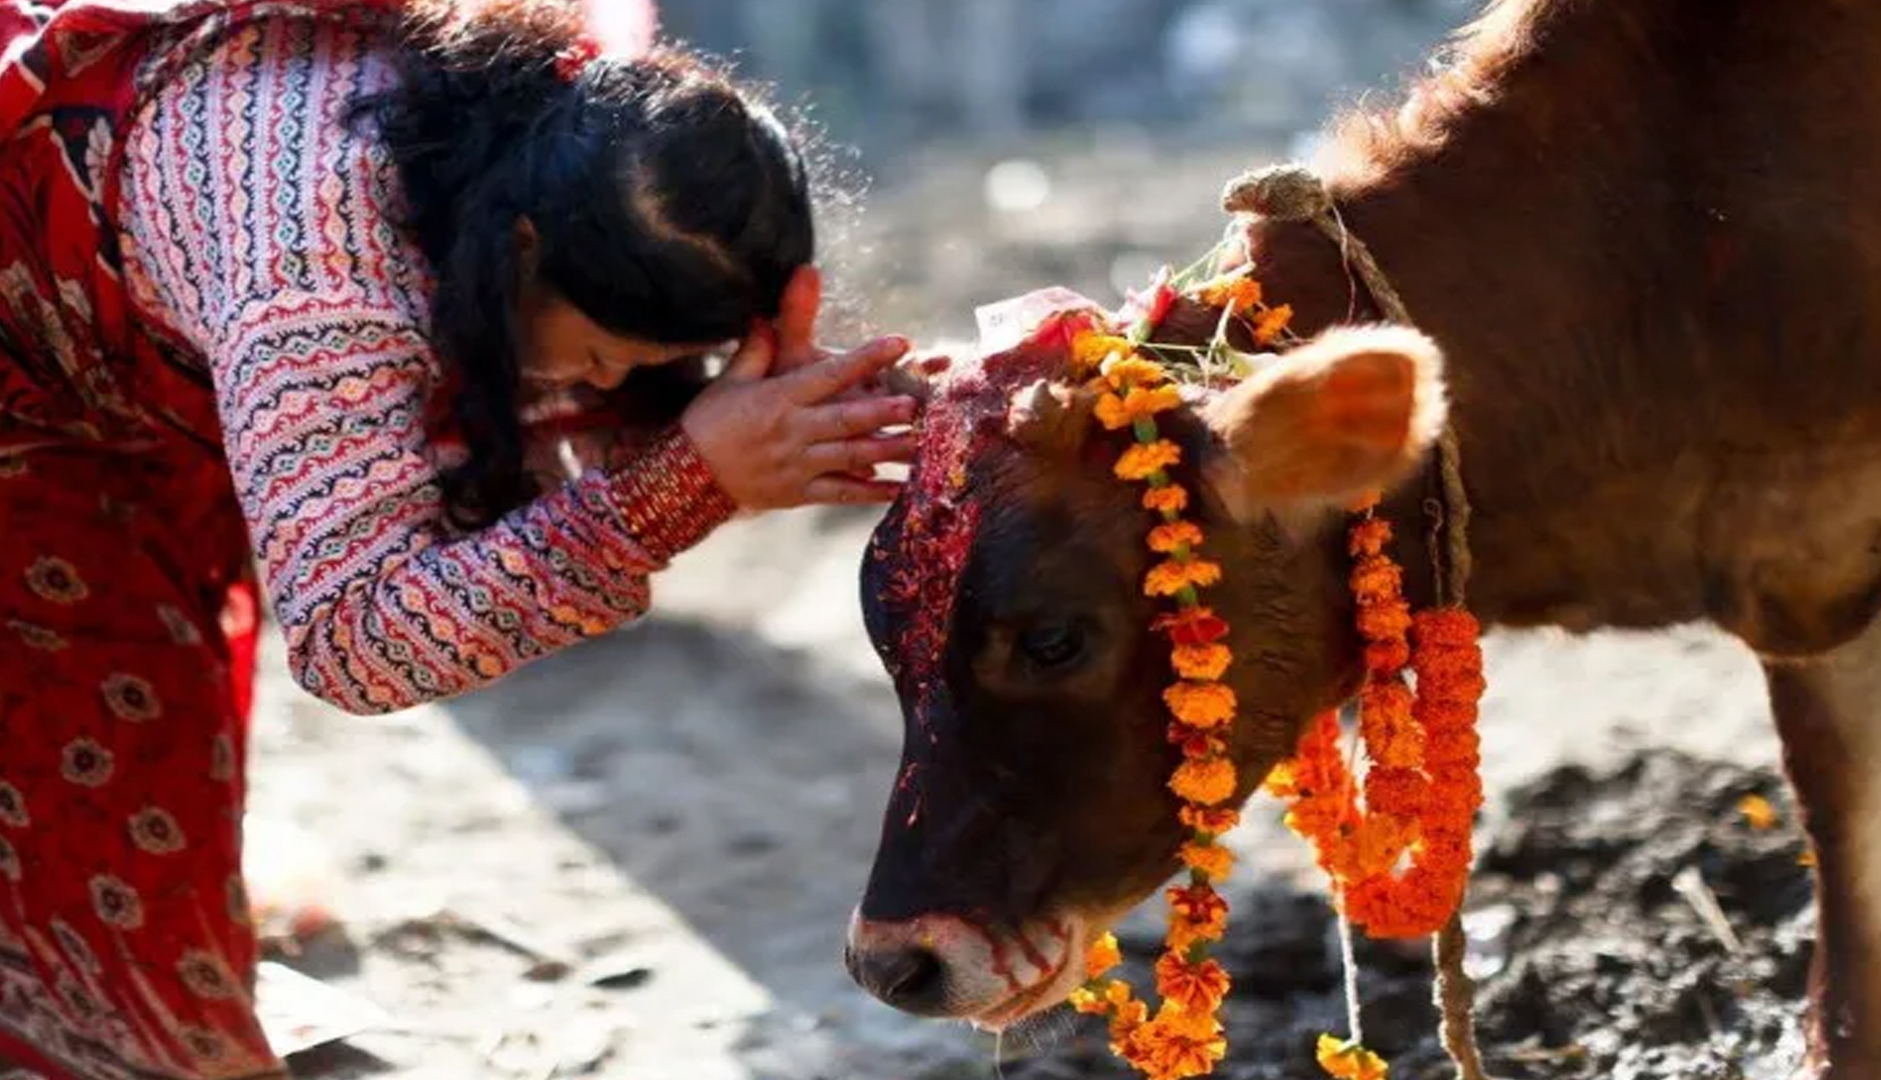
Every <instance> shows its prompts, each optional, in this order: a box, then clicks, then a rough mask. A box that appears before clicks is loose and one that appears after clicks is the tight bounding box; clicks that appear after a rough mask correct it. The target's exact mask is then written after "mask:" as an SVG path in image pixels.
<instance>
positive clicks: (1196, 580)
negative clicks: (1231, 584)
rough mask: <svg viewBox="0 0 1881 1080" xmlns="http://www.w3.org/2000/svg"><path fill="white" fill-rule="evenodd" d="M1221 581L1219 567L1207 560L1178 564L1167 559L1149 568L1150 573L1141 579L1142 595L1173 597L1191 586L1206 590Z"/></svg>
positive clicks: (1193, 560)
mask: <svg viewBox="0 0 1881 1080" xmlns="http://www.w3.org/2000/svg"><path fill="white" fill-rule="evenodd" d="M1220 581H1221V565H1220V564H1219V563H1212V562H1209V561H1208V560H1207V559H1190V560H1188V561H1187V562H1178V561H1176V560H1175V559H1169V560H1167V561H1165V562H1161V563H1158V564H1156V565H1155V566H1152V567H1150V572H1149V573H1148V574H1146V575H1144V577H1143V593H1144V595H1146V596H1174V595H1176V594H1177V593H1179V592H1181V591H1182V590H1183V589H1186V588H1188V587H1190V586H1191V585H1192V586H1194V587H1195V588H1198V589H1206V588H1208V587H1209V586H1211V585H1214V584H1217V583H1219V582H1220Z"/></svg>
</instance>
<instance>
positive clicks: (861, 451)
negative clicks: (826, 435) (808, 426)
mask: <svg viewBox="0 0 1881 1080" xmlns="http://www.w3.org/2000/svg"><path fill="white" fill-rule="evenodd" d="M913 458H914V436H912V435H876V436H872V437H865V438H860V439H843V440H841V441H836V442H820V443H817V444H816V445H815V446H812V447H810V448H809V449H808V450H805V451H804V452H803V463H804V464H805V465H806V466H808V467H809V469H810V471H811V472H814V473H817V474H819V475H820V474H823V473H837V472H842V473H855V474H858V475H868V474H870V472H871V470H873V469H874V468H875V466H877V465H896V464H906V463H907V462H909V461H911V460H913Z"/></svg>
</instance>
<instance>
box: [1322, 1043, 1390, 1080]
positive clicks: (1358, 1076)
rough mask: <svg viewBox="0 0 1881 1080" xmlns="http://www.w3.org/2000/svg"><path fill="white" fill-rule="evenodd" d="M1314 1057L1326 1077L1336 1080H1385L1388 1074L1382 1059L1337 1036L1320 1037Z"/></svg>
mask: <svg viewBox="0 0 1881 1080" xmlns="http://www.w3.org/2000/svg"><path fill="white" fill-rule="evenodd" d="M1314 1056H1315V1057H1316V1058H1318V1059H1319V1067H1320V1068H1322V1069H1324V1070H1326V1075H1328V1076H1331V1077H1334V1078H1336V1080H1387V1077H1388V1075H1389V1073H1390V1067H1389V1066H1387V1065H1386V1064H1385V1059H1384V1058H1381V1057H1379V1056H1378V1055H1377V1054H1374V1053H1372V1052H1371V1051H1370V1050H1367V1049H1365V1048H1364V1047H1363V1046H1360V1045H1358V1044H1357V1043H1351V1042H1347V1041H1346V1040H1344V1039H1341V1038H1339V1037H1338V1036H1337V1035H1321V1036H1320V1037H1319V1048H1318V1051H1317V1053H1316V1054H1315V1055H1314Z"/></svg>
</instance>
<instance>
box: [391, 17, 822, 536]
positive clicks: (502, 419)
mask: <svg viewBox="0 0 1881 1080" xmlns="http://www.w3.org/2000/svg"><path fill="white" fill-rule="evenodd" d="M579 33H580V26H579V12H578V8H577V5H573V4H568V3H564V2H560V0H486V2H483V3H468V4H467V3H463V2H462V0H456V2H449V3H446V2H442V0H440V2H437V3H427V4H420V5H417V7H416V8H415V9H414V10H413V14H412V15H411V16H410V21H409V22H408V24H407V26H406V30H405V36H404V42H403V45H402V49H401V58H400V66H401V75H402V78H401V81H400V84H399V85H398V86H397V87H396V88H394V89H392V90H390V91H387V92H385V93H383V94H379V95H375V96H373V97H371V98H368V99H365V100H363V101H362V102H361V103H360V114H361V116H362V117H367V118H370V120H371V121H372V122H373V123H374V125H375V129H376V131H377V133H378V136H379V138H380V139H381V140H382V141H383V143H384V145H385V147H386V149H387V150H388V152H389V153H390V156H391V159H392V161H393V163H394V164H395V166H396V167H397V170H398V174H399V178H400V180H401V182H402V185H403V188H404V194H405V199H406V204H407V220H406V223H405V224H406V225H407V226H408V227H409V228H410V229H411V230H412V231H413V233H414V235H415V236H416V238H417V241H418V243H419V245H420V247H421V248H422V249H423V250H424V252H425V255H426V256H427V258H428V259H429V260H430V262H431V263H432V269H433V271H434V273H435V275H436V280H437V293H436V299H435V301H434V305H433V311H432V322H433V325H432V334H433V338H434V341H435V344H436V346H437V348H438V350H439V352H440V353H441V355H442V357H443V359H444V361H445V363H446V366H447V370H448V371H449V372H450V374H451V375H452V377H453V380H454V383H455V385H456V398H455V400H454V402H453V404H454V410H455V413H456V419H457V422H458V426H459V428H460V429H461V431H462V434H463V436H464V438H465V439H466V441H467V443H468V445H469V450H470V458H469V460H468V461H466V462H465V463H464V464H463V465H462V466H460V467H458V468H455V469H453V470H452V471H451V472H449V473H448V474H447V476H446V488H447V490H446V495H447V498H448V500H449V502H450V507H451V510H452V512H453V514H454V515H455V516H456V517H457V518H458V519H459V520H460V522H462V523H463V524H466V525H473V526H474V525H480V524H484V523H487V522H488V521H490V520H491V519H493V518H494V517H495V516H497V515H500V514H501V513H503V512H504V511H506V510H508V509H510V508H511V507H513V506H515V505H517V504H519V503H520V502H522V501H524V500H526V499H527V498H528V497H529V496H530V495H532V494H533V493H534V491H533V485H532V483H531V482H530V480H529V479H528V475H527V473H526V472H525V470H524V468H523V445H522V438H523V436H522V428H521V424H520V421H519V419H518V410H519V407H520V405H521V398H522V394H523V387H524V386H525V385H526V384H531V383H538V384H550V385H556V384H577V383H587V384H590V385H593V386H595V387H598V388H602V389H610V390H611V389H613V388H615V387H617V386H619V385H620V383H621V382H622V380H624V379H626V378H627V377H628V376H629V374H630V373H631V372H632V371H633V370H634V369H636V368H645V367H650V366H656V365H659V364H663V363H665V362H667V361H671V360H674V359H678V358H681V357H686V356H691V355H696V354H698V353H699V352H701V351H704V350H706V349H709V348H711V347H713V346H715V345H718V344H720V343H722V342H726V341H729V340H732V339H736V338H740V337H743V336H744V335H745V334H746V333H747V332H748V330H749V328H750V326H751V324H752V321H753V320H754V319H758V318H767V317H770V316H774V315H775V314H776V313H777V310H778V305H779V301H780V298H781V296H782V293H783V290H784V286H785V284H786V282H788V281H789V279H790V277H791V275H792V274H793V273H794V272H795V271H796V270H797V269H798V268H799V267H802V266H805V265H807V264H809V263H810V262H812V261H813V259H814V257H815V233H814V227H813V224H812V205H811V199H810V191H809V180H808V176H807V170H806V168H805V165H804V161H803V158H802V155H801V153H800V151H799V149H798V147H797V145H796V144H795V141H794V140H793V138H792V136H791V133H790V132H789V131H788V130H787V129H786V128H785V127H784V126H783V125H782V124H781V123H780V122H779V121H778V120H777V118H776V117H775V116H774V115H773V114H772V113H771V112H770V111H769V110H768V109H767V108H766V107H765V106H764V105H763V104H762V103H761V102H760V101H758V100H757V99H756V98H755V97H754V96H753V95H752V94H751V93H750V92H749V91H747V90H745V89H743V88H740V87H738V86H736V85H735V84H733V83H732V82H731V81H730V80H729V79H728V78H727V77H726V76H725V75H724V74H723V73H721V72H720V71H719V70H717V69H715V68H713V67H712V66H710V65H708V64H706V63H704V62H702V61H700V60H698V59H696V58H694V57H691V56H689V55H686V54H684V53H682V52H679V51H674V50H655V51H652V52H649V53H647V54H644V55H642V56H639V57H634V58H615V57H602V58H599V59H597V60H594V61H591V62H589V63H586V64H585V65H582V66H580V68H579V70H574V71H571V70H570V69H569V67H568V65H566V64H564V63H559V62H558V60H557V58H558V56H565V55H567V54H569V53H570V52H571V51H573V50H575V49H576V47H577V43H578V37H579ZM629 389H630V392H631V387H630V388H629Z"/></svg>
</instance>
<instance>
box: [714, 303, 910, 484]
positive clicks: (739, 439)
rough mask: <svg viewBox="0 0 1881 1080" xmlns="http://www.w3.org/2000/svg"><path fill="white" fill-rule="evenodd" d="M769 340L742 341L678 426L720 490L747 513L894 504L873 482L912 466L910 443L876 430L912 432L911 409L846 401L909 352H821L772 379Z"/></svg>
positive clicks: (880, 345) (894, 346)
mask: <svg viewBox="0 0 1881 1080" xmlns="http://www.w3.org/2000/svg"><path fill="white" fill-rule="evenodd" d="M774 337H775V335H774V334H773V333H771V332H768V331H765V332H759V333H753V334H752V335H751V336H750V337H749V338H747V339H746V341H745V343H744V345H743V346H742V347H741V348H740V349H739V350H738V353H737V355H735V356H733V357H732V360H731V363H730V364H728V365H727V366H726V369H725V371H724V373H723V374H721V375H720V376H719V377H718V378H717V379H716V380H714V381H713V383H712V385H711V386H710V387H708V388H707V389H706V390H705V392H704V393H702V394H700V395H699V397H698V399H697V400H695V401H694V402H693V403H692V405H691V406H690V407H688V408H687V410H686V412H685V415H683V416H682V417H680V421H679V422H680V426H681V427H682V428H683V429H684V430H685V432H686V435H687V436H688V437H689V438H690V439H691V440H692V442H693V445H694V446H695V447H697V448H698V451H699V456H700V457H702V458H704V459H705V463H706V464H707V465H709V466H711V468H712V472H713V474H714V475H715V476H716V477H717V478H718V483H719V486H720V487H722V488H724V489H725V493H726V494H727V495H729V496H730V497H731V499H732V501H734V502H736V503H737V504H738V505H739V507H741V508H743V509H746V510H778V509H784V508H787V507H795V506H805V505H810V504H813V503H865V502H887V501H889V500H890V499H893V498H894V496H895V492H896V491H897V490H898V487H899V485H897V484H895V483H892V482H889V481H883V480H877V479H873V474H874V470H875V466H877V465H882V464H887V463H890V462H905V461H907V460H909V459H910V458H911V457H912V456H913V454H914V438H913V436H912V435H909V434H906V433H900V434H889V433H886V432H884V431H883V430H882V429H884V428H889V427H899V426H902V425H906V424H910V423H912V422H913V421H914V416H915V408H916V404H915V401H914V399H913V398H910V397H902V396H894V395H884V394H879V393H876V394H864V395H860V396H858V395H855V394H852V393H851V392H852V391H854V390H856V389H857V388H860V387H864V386H867V385H869V384H870V383H872V382H873V381H874V380H875V379H876V378H877V377H878V376H879V375H880V374H881V373H882V372H884V371H886V370H888V369H889V368H891V367H893V366H894V365H895V363H896V362H897V361H899V360H901V358H902V357H904V356H906V355H907V353H908V347H909V346H908V342H907V341H905V340H903V339H901V338H883V339H880V340H878V341H874V342H870V343H869V344H867V345H864V346H862V347H861V348H858V349H852V350H850V351H849V352H846V353H839V354H823V353H822V352H821V350H818V351H819V356H818V358H816V359H815V360H813V361H811V362H809V363H806V364H801V365H799V366H797V367H795V368H794V369H793V370H790V371H784V372H779V373H777V374H772V368H773V365H775V364H776V363H777V359H778V346H777V342H776V341H775V340H774Z"/></svg>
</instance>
